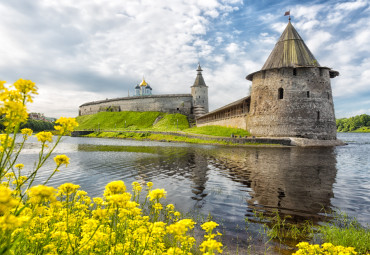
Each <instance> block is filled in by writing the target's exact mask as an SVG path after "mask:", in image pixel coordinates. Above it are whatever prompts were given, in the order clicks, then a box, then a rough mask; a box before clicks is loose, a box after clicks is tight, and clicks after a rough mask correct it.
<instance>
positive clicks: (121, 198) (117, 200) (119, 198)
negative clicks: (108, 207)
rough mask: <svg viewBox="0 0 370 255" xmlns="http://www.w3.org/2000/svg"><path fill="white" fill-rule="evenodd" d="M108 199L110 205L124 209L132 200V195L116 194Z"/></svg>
mask: <svg viewBox="0 0 370 255" xmlns="http://www.w3.org/2000/svg"><path fill="white" fill-rule="evenodd" d="M106 198H107V201H108V202H109V203H112V204H114V205H118V206H121V207H124V206H125V205H126V203H127V201H129V200H130V199H131V194H130V193H123V194H114V195H111V196H108V197H106Z"/></svg>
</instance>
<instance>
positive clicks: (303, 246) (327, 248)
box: [293, 242, 357, 255]
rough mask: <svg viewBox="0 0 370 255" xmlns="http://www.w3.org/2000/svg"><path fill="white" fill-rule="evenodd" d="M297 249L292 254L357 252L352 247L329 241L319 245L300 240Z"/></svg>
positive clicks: (351, 253) (353, 253)
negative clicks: (336, 244)
mask: <svg viewBox="0 0 370 255" xmlns="http://www.w3.org/2000/svg"><path fill="white" fill-rule="evenodd" d="M297 247H298V249H299V250H298V251H297V252H295V253H293V255H314V254H317V255H319V254H323V255H324V254H325V255H339V254H340V255H356V254H357V252H356V251H355V248H353V247H344V246H341V245H338V246H335V245H333V244H331V243H324V244H322V245H321V246H320V245H318V244H309V243H307V242H300V243H299V244H297Z"/></svg>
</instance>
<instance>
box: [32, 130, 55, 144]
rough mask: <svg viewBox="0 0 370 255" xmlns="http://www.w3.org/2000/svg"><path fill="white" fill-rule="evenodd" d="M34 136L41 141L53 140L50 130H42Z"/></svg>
mask: <svg viewBox="0 0 370 255" xmlns="http://www.w3.org/2000/svg"><path fill="white" fill-rule="evenodd" d="M35 137H37V140H38V141H40V142H42V143H45V142H52V141H53V134H52V133H51V132H46V131H42V132H40V133H37V134H36V135H35Z"/></svg>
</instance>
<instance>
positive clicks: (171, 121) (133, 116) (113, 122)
mask: <svg viewBox="0 0 370 255" xmlns="http://www.w3.org/2000/svg"><path fill="white" fill-rule="evenodd" d="M158 117H161V119H160V120H159V121H158V122H157V123H155V124H154V122H155V120H156V119H157V118H158ZM76 120H77V122H78V123H79V127H78V129H79V130H82V129H98V128H100V129H102V130H157V131H176V130H182V129H185V128H189V123H188V119H187V117H186V116H185V115H182V114H178V113H176V114H168V113H163V112H99V113H96V114H91V115H84V116H78V117H77V118H76ZM153 124H154V125H153Z"/></svg>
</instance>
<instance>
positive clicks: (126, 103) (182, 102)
mask: <svg viewBox="0 0 370 255" xmlns="http://www.w3.org/2000/svg"><path fill="white" fill-rule="evenodd" d="M202 71H203V70H202V68H201V67H200V64H198V68H197V76H196V78H195V81H194V84H193V86H191V94H168V95H152V88H151V87H150V85H149V84H148V83H147V82H146V81H145V79H144V78H143V81H142V82H141V83H140V85H139V84H138V85H137V86H136V87H135V96H133V97H121V98H114V99H106V100H100V101H93V102H88V103H85V104H82V105H80V107H79V116H81V115H88V114H95V113H98V112H104V111H114V112H121V111H134V112H148V111H155V112H166V113H180V114H184V115H186V116H187V117H188V118H190V119H194V117H195V118H196V117H199V116H200V115H202V114H205V113H207V112H208V109H209V108H208V87H207V85H206V83H205V82H204V79H203V76H202Z"/></svg>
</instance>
